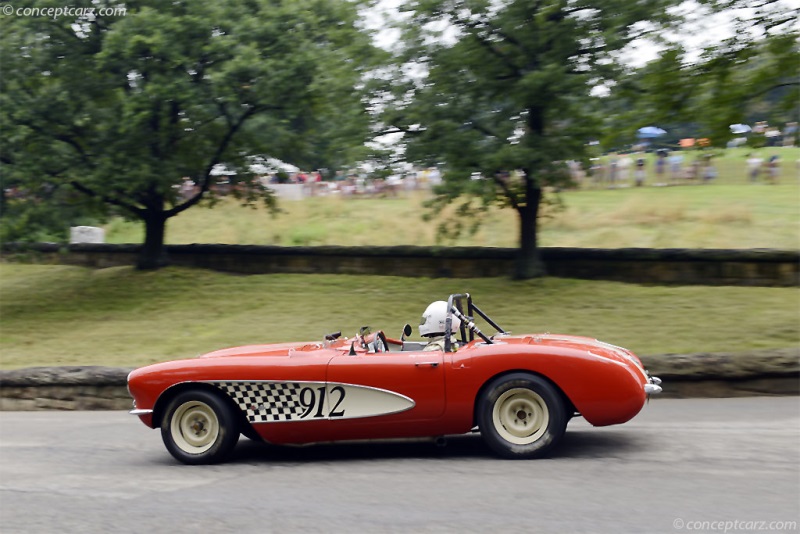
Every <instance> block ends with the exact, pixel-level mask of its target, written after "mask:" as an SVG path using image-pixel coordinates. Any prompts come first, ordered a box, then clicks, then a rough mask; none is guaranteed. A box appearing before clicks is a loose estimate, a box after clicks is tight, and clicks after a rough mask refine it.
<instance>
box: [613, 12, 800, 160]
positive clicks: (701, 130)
mask: <svg viewBox="0 0 800 534" xmlns="http://www.w3.org/2000/svg"><path fill="white" fill-rule="evenodd" d="M703 3H704V4H706V5H707V8H708V13H718V12H721V11H726V12H728V13H729V17H730V23H731V24H732V25H733V27H734V30H735V33H734V35H733V37H731V38H729V39H726V40H723V41H721V42H719V43H715V44H713V45H710V46H708V47H707V48H706V49H705V50H703V51H702V54H701V55H700V57H699V58H696V59H694V58H693V56H692V55H691V54H690V51H689V50H687V49H686V46H685V45H684V44H682V43H673V44H672V45H671V46H670V47H669V48H667V49H666V50H664V51H662V53H661V54H660V56H659V57H658V58H657V59H656V60H654V61H653V62H651V63H649V64H647V65H645V66H644V67H642V68H641V69H638V70H634V71H633V72H631V73H629V75H628V77H626V78H625V79H624V80H622V81H621V83H620V84H619V86H618V87H616V88H615V89H614V91H613V95H612V98H609V99H607V100H608V103H609V107H610V108H611V109H614V110H616V111H621V110H623V109H627V110H628V112H627V113H625V112H619V113H615V114H612V118H613V123H614V125H613V128H610V130H612V131H614V130H616V131H619V130H620V129H621V128H622V125H626V126H627V127H628V129H631V128H630V126H631V125H632V124H633V125H635V126H634V128H632V130H635V129H636V128H638V127H639V126H644V125H646V124H658V125H660V126H661V127H663V128H665V129H667V130H668V131H676V130H679V129H681V128H685V135H686V136H687V137H707V138H710V139H711V141H712V142H713V144H714V145H716V146H725V144H726V143H727V142H728V141H729V140H730V139H731V138H733V137H735V136H736V134H734V133H732V132H731V131H730V128H729V126H730V125H732V124H739V123H744V124H753V123H755V122H756V121H769V122H770V123H771V124H773V125H777V126H782V125H783V124H784V123H786V122H791V121H795V122H797V121H800V108H798V106H797V102H798V100H800V74H798V73H799V72H800V71H799V70H798V67H799V66H800V32H799V31H798V30H797V25H796V20H797V11H796V10H792V9H790V8H789V7H788V6H786V5H785V4H783V3H781V2H779V1H776V0H757V1H749V0H748V1H744V0H709V1H707V2H703ZM740 8H747V9H740ZM737 13H738V15H737ZM739 17H741V18H739ZM637 119H638V120H637ZM687 127H688V128H687ZM616 141H618V139H615V138H613V137H611V138H607V139H606V142H607V143H608V144H610V145H611V146H613V144H614V143H615V142H616ZM762 142H763V138H762ZM756 143H758V142H757V141H756Z"/></svg>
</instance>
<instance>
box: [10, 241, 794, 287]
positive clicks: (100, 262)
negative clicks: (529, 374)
mask: <svg viewBox="0 0 800 534" xmlns="http://www.w3.org/2000/svg"><path fill="white" fill-rule="evenodd" d="M139 249H140V245H109V244H75V245H70V246H62V245H59V244H55V243H34V244H25V245H23V244H14V243H10V244H5V245H3V247H2V253H3V256H4V257H5V258H7V259H17V260H21V261H38V262H49V263H61V264H69V265H82V266H89V267H97V268H105V267H114V266H120V265H133V264H134V263H135V261H136V256H137V254H138V252H139ZM167 253H168V255H169V257H170V261H171V263H172V264H173V265H180V266H189V267H201V268H205V269H213V270H217V271H226V272H236V273H246V274H265V273H332V274H382V275H392V276H411V277H449V278H481V277H495V276H509V275H510V274H511V273H512V272H513V264H514V258H515V256H516V253H517V250H516V249H513V248H490V247H446V248H439V247H414V246H401V247H380V246H376V247H330V246H326V247H272V246H249V245H170V246H167ZM541 255H542V260H543V261H544V263H545V265H546V268H547V272H548V274H549V275H551V276H559V277H566V278H583V279H590V280H615V281H621V282H632V283H658V284H682V285H687V284H702V285H747V286H799V285H800V251H780V250H766V249H764V250H758V249H756V250H711V249H701V250H689V249H635V248H629V249H583V248H542V249H541Z"/></svg>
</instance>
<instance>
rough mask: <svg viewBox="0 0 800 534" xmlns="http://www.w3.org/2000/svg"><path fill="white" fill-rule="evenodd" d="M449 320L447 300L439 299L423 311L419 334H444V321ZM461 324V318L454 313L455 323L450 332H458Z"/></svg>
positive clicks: (429, 335) (427, 335)
mask: <svg viewBox="0 0 800 534" xmlns="http://www.w3.org/2000/svg"><path fill="white" fill-rule="evenodd" d="M446 320H447V302H445V301H443V300H437V301H436V302H432V303H431V304H430V305H429V306H428V307H427V308H425V311H424V312H423V313H422V319H421V320H420V322H419V335H421V336H423V337H431V336H443V335H444V323H445V321H446ZM460 326H461V320H460V319H459V318H458V317H456V316H455V315H453V323H452V325H451V327H450V333H451V334H454V333H456V332H458V328H459V327H460Z"/></svg>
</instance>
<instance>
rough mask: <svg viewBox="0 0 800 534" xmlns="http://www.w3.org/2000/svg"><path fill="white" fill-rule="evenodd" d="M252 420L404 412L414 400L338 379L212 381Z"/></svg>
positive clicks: (362, 415)
mask: <svg viewBox="0 0 800 534" xmlns="http://www.w3.org/2000/svg"><path fill="white" fill-rule="evenodd" d="M211 384H213V385H215V386H217V387H218V388H220V389H221V390H222V391H224V392H225V393H226V394H228V396H230V397H231V399H233V401H234V402H235V403H236V404H237V405H238V406H239V408H240V409H241V410H242V411H243V412H244V413H245V415H246V416H247V419H248V421H250V422H251V423H278V422H287V421H313V420H324V419H331V420H333V419H356V418H363V417H376V416H379V415H389V414H393V413H399V412H404V411H406V410H410V409H411V408H413V407H414V406H415V405H416V403H415V402H414V401H413V400H411V399H410V398H408V397H406V396H405V395H401V394H399V393H395V392H393V391H388V390H385V389H378V388H373V387H369V386H358V385H354V384H342V383H338V382H270V381H225V382H211Z"/></svg>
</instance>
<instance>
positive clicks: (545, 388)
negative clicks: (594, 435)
mask: <svg viewBox="0 0 800 534" xmlns="http://www.w3.org/2000/svg"><path fill="white" fill-rule="evenodd" d="M476 415H477V420H478V427H479V428H480V431H481V436H482V437H483V439H484V441H485V442H486V444H487V445H488V446H489V447H490V448H491V449H492V450H493V451H494V452H495V453H497V454H498V455H500V456H503V457H505V458H535V457H539V456H543V455H545V454H547V453H548V452H549V451H551V450H552V449H553V447H555V446H556V445H557V444H558V442H559V441H560V440H561V437H562V436H563V435H564V431H565V430H566V428H567V422H568V421H569V417H568V416H567V410H566V407H565V403H564V401H563V399H562V397H561V394H560V393H559V391H558V390H557V389H556V388H555V387H554V386H553V385H552V384H550V382H548V381H547V380H545V379H544V378H541V377H539V376H536V375H532V374H527V373H512V374H509V375H505V376H501V377H499V378H497V379H495V380H493V381H492V382H491V383H490V384H489V385H488V386H487V387H486V389H485V390H484V391H483V393H482V394H481V396H480V399H479V400H478V404H477V414H476Z"/></svg>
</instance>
